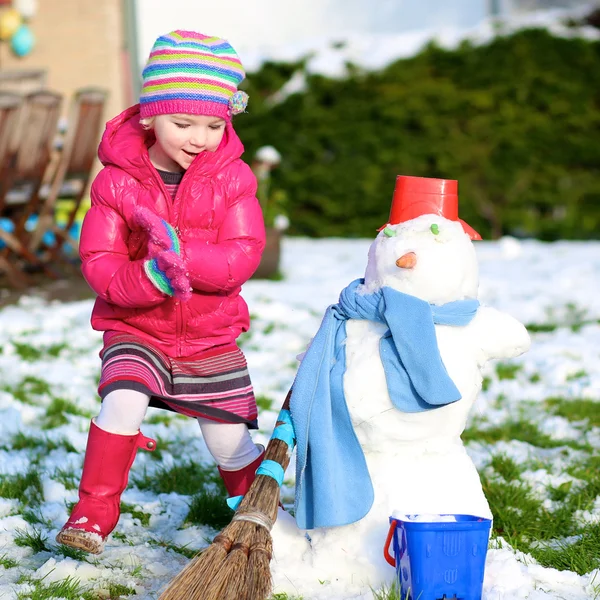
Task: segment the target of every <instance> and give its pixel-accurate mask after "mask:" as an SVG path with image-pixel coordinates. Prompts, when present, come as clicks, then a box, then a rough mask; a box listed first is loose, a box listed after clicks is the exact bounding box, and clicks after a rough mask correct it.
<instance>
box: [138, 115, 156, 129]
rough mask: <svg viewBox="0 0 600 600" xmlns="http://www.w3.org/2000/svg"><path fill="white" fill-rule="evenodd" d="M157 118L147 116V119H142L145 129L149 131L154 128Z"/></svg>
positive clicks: (141, 122) (141, 123)
mask: <svg viewBox="0 0 600 600" xmlns="http://www.w3.org/2000/svg"><path fill="white" fill-rule="evenodd" d="M155 118H156V116H152V117H146V118H145V119H140V125H141V126H142V128H143V129H145V130H146V131H149V130H150V129H152V128H153V127H154V119H155Z"/></svg>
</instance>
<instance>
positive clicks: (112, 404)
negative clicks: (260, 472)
mask: <svg viewBox="0 0 600 600" xmlns="http://www.w3.org/2000/svg"><path fill="white" fill-rule="evenodd" d="M149 403H150V397H149V396H147V395H146V394H142V393H141V392H136V391H134V390H115V391H114V392H110V393H109V394H107V396H106V398H104V400H103V401H102V408H101V409H100V414H99V415H98V416H97V417H96V419H95V423H96V425H98V427H100V429H104V431H108V432H110V433H118V434H121V435H133V434H136V433H137V432H138V431H139V429H140V426H141V424H142V421H143V420H144V417H145V416H146V410H147V409H148V404H149ZM197 420H198V423H199V424H200V429H201V431H202V436H203V437H204V441H205V442H206V446H207V447H208V450H209V452H210V453H211V454H212V455H213V457H214V459H215V461H216V462H217V464H218V465H219V466H220V467H221V468H222V469H224V470H226V471H237V470H238V469H242V468H243V467H245V466H246V465H249V464H250V463H251V462H252V461H253V460H255V459H256V458H258V456H259V455H260V453H261V451H262V448H259V447H258V446H256V445H255V444H254V443H253V442H252V438H251V437H250V433H249V432H248V427H246V425H245V424H244V423H218V422H216V421H211V420H209V419H203V418H200V417H199V418H198V419H197Z"/></svg>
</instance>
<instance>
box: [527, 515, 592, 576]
mask: <svg viewBox="0 0 600 600" xmlns="http://www.w3.org/2000/svg"><path fill="white" fill-rule="evenodd" d="M530 552H531V554H532V556H533V557H534V558H535V559H536V560H537V561H538V562H539V563H540V564H541V565H542V566H544V567H553V568H555V569H559V570H561V571H563V570H568V571H575V573H578V574H579V575H585V574H586V573H590V572H592V571H593V570H594V569H597V568H598V567H600V524H596V525H590V526H589V527H587V528H586V529H585V530H584V531H583V532H582V533H581V538H580V539H579V540H577V541H576V542H575V543H574V544H563V545H559V546H558V547H556V548H554V547H553V548H548V547H542V548H533V549H532V550H531V551H530Z"/></svg>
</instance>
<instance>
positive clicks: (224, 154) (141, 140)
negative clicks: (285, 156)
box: [98, 104, 244, 182]
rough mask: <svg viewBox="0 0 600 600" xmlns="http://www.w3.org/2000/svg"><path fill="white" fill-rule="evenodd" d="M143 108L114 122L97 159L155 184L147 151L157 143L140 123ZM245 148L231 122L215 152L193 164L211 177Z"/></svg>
mask: <svg viewBox="0 0 600 600" xmlns="http://www.w3.org/2000/svg"><path fill="white" fill-rule="evenodd" d="M139 121H140V105H139V104H136V105H135V106H132V107H130V108H128V109H127V110H125V111H123V112H122V113H121V114H120V115H118V116H116V117H115V118H114V119H111V120H110V121H109V122H108V123H107V124H106V129H105V130H104V134H103V136H102V140H101V141H100V147H99V149H98V157H99V158H100V162H102V164H103V165H104V166H109V165H113V166H115V167H118V168H119V169H122V170H124V171H126V172H127V173H128V174H129V175H131V176H132V177H134V178H135V179H137V180H138V181H140V182H150V181H151V182H154V181H155V177H156V175H155V174H154V169H153V167H152V163H151V162H150V157H149V156H148V148H150V146H152V144H153V143H154V141H155V138H154V133H153V132H152V131H146V130H145V129H144V128H143V127H142V126H141V125H140V123H139ZM243 152H244V146H243V145H242V142H241V141H240V138H239V137H238V135H237V133H236V132H235V130H234V128H233V125H232V124H231V122H227V123H226V125H225V134H224V135H223V140H222V141H221V144H220V145H219V147H218V148H217V150H216V151H215V152H202V153H201V154H199V155H198V156H197V157H196V158H195V159H194V162H192V164H191V165H190V167H189V169H188V171H191V170H193V171H194V172H195V173H196V174H197V175H203V176H205V177H211V176H212V175H215V174H216V173H218V172H219V171H220V170H221V169H223V168H224V167H225V166H226V165H228V164H229V163H231V162H233V161H234V160H237V159H238V158H240V157H241V155H242V153H243Z"/></svg>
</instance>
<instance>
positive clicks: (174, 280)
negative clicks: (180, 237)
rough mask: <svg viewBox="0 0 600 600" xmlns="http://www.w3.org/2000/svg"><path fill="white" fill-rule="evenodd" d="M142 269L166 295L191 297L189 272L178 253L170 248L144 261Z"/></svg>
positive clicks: (185, 298)
mask: <svg viewBox="0 0 600 600" xmlns="http://www.w3.org/2000/svg"><path fill="white" fill-rule="evenodd" d="M144 271H145V273H146V275H147V276H148V279H150V281H151V282H152V284H153V285H154V286H155V287H156V288H158V289H159V290H160V291H161V292H164V293H165V294H167V296H175V297H176V298H180V299H181V300H183V301H186V302H187V301H188V300H189V299H190V298H191V297H192V287H191V285H190V274H189V273H188V271H187V266H186V264H185V263H184V261H183V259H182V258H181V256H179V254H177V253H175V252H173V251H172V250H162V251H160V252H158V254H156V256H154V258H151V259H149V260H147V261H145V262H144Z"/></svg>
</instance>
